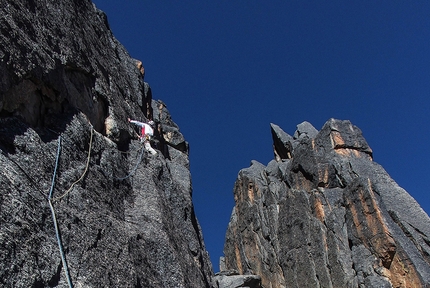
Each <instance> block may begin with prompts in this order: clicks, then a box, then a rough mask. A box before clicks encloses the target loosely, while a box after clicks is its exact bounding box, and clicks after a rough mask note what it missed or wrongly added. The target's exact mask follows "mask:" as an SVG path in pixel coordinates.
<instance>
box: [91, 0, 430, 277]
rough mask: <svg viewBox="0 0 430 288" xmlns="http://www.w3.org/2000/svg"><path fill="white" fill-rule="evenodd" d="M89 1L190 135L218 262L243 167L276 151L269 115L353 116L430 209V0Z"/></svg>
mask: <svg viewBox="0 0 430 288" xmlns="http://www.w3.org/2000/svg"><path fill="white" fill-rule="evenodd" d="M94 2H95V3H96V6H97V7H98V8H100V9H101V10H103V11H105V12H106V14H107V15H108V20H109V23H110V27H111V29H112V31H113V33H114V35H115V36H116V38H117V39H118V40H119V41H120V42H121V43H122V44H123V45H124V46H125V47H126V49H127V50H128V51H129V53H130V55H131V56H132V57H134V58H137V59H140V60H142V62H143V63H144V66H145V72H146V76H145V81H146V82H148V83H149V84H150V85H151V87H152V91H153V98H154V99H161V100H163V101H164V102H165V103H166V104H167V106H168V109H169V111H170V112H171V114H172V118H173V120H174V121H175V122H176V123H177V124H178V125H179V127H180V129H181V132H182V133H183V134H184V136H185V138H186V139H187V141H188V142H189V143H190V149H191V151H190V161H191V174H192V181H193V188H194V194H193V199H194V205H195V210H196V214H197V217H198V220H199V222H200V224H201V226H202V229H203V233H204V240H205V244H206V248H207V250H208V251H209V253H210V256H211V259H212V262H213V264H214V270H215V272H216V271H218V259H219V257H220V256H221V255H222V248H223V244H224V236H225V232H226V229H227V224H228V221H229V218H230V214H231V210H232V208H233V206H234V200H233V185H234V182H235V180H236V177H237V174H238V172H239V170H240V169H242V168H245V167H248V166H249V164H250V162H251V160H253V159H254V160H257V161H259V162H261V163H263V164H265V165H266V164H267V163H268V162H269V161H270V160H271V159H272V158H273V151H272V139H271V134H270V126H269V123H271V122H272V123H275V124H277V125H279V126H281V127H282V128H283V129H284V131H285V132H287V133H289V134H290V135H293V133H294V131H295V129H296V125H297V124H299V123H301V122H303V121H305V120H306V121H309V122H310V123H312V124H313V125H314V126H315V128H317V129H318V130H319V129H321V127H322V126H323V124H324V123H325V121H327V120H328V119H329V118H332V117H333V118H337V119H343V120H351V122H352V123H353V124H355V125H356V126H358V127H359V128H360V129H361V130H362V131H363V134H364V137H365V138H366V140H367V142H368V143H369V145H370V146H371V147H372V149H373V152H374V160H375V161H376V162H378V163H379V164H381V165H382V166H383V167H384V168H385V169H386V170H387V171H388V173H389V174H390V175H391V177H392V178H393V179H394V180H395V181H396V182H397V183H398V184H399V185H400V186H401V187H403V188H404V189H406V190H407V191H408V192H409V193H410V194H411V195H412V196H413V197H414V198H415V199H416V200H417V201H418V202H419V203H420V205H421V207H423V209H424V210H426V212H427V214H430V213H429V212H430V198H429V188H428V186H427V184H426V181H427V180H428V179H429V175H430V168H429V163H430V144H429V142H430V126H429V123H430V109H429V108H430V105H429V104H430V2H429V1H253V0H249V1H231V0H230V1H200V0H199V1H197V0H194V1H192V0H190V1H141V0H139V1H138V0H134V1H131V0H130V1H119V0H117V1H114V0H97V1H94Z"/></svg>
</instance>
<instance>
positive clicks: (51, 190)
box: [48, 136, 73, 288]
mask: <svg viewBox="0 0 430 288" xmlns="http://www.w3.org/2000/svg"><path fill="white" fill-rule="evenodd" d="M60 151H61V136H59V137H58V148H57V157H56V159H55V168H54V173H53V175H52V183H51V189H50V190H49V195H48V203H49V208H50V209H51V214H52V220H53V222H54V228H55V236H56V237H57V243H58V248H59V249H60V256H61V261H62V263H63V267H64V272H65V274H66V278H67V283H68V284H69V287H70V288H73V283H72V279H71V278H70V273H69V268H68V267H67V262H66V257H65V256H64V251H63V244H62V243H61V237H60V232H59V229H58V224H57V217H56V216H55V210H54V206H52V202H51V198H52V193H53V191H54V186H55V177H56V175H57V167H58V160H59V158H60Z"/></svg>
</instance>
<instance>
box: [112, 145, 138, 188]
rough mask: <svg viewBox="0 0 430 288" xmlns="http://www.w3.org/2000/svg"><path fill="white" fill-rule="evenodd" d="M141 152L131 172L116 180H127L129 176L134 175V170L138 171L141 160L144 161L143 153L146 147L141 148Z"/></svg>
mask: <svg viewBox="0 0 430 288" xmlns="http://www.w3.org/2000/svg"><path fill="white" fill-rule="evenodd" d="M141 149H142V150H141V152H140V156H139V160H138V161H137V164H136V166H134V168H133V169H132V170H131V172H130V173H129V174H128V175H127V176H125V177H120V178H115V179H116V180H125V179H127V178H128V177H130V176H132V175H133V174H134V172H136V170H137V167H138V166H139V164H140V162H142V157H143V153H144V152H145V149H143V147H142V148H141Z"/></svg>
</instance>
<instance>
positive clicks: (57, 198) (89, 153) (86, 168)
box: [52, 126, 94, 201]
mask: <svg viewBox="0 0 430 288" xmlns="http://www.w3.org/2000/svg"><path fill="white" fill-rule="evenodd" d="M93 131H94V129H93V127H92V126H91V137H90V144H89V148H88V156H87V164H86V165H85V169H84V172H83V173H82V175H81V177H79V179H78V180H76V181H75V182H73V183H72V185H70V188H69V189H67V190H66V192H64V193H63V195H61V196H59V197H56V198H54V199H52V200H54V201H57V200H60V199H61V198H63V197H65V196H66V195H67V194H69V192H70V191H72V190H73V187H74V186H75V184H77V183H78V182H79V181H81V180H82V179H83V178H84V176H85V174H86V173H87V171H88V166H89V164H90V156H91V146H92V143H93Z"/></svg>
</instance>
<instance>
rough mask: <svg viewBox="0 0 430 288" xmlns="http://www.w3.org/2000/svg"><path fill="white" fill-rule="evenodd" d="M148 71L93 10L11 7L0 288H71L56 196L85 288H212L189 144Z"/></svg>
mask: <svg viewBox="0 0 430 288" xmlns="http://www.w3.org/2000/svg"><path fill="white" fill-rule="evenodd" d="M138 66H139V65H137V66H136V60H134V59H132V58H131V57H130V56H129V55H128V53H127V51H126V50H125V49H124V47H123V46H122V45H121V44H120V43H118V41H117V40H116V39H115V38H114V37H113V35H112V33H111V31H110V30H109V26H108V22H107V19H106V16H105V15H104V13H103V12H101V11H99V10H98V9H97V8H96V7H95V6H94V5H93V4H92V3H91V1H87V0H83V1H72V0H59V1H48V0H38V1H27V0H25V1H24V0H13V1H12V0H10V1H9V0H6V1H1V3H0V73H1V78H0V149H1V154H0V171H1V173H0V216H1V217H0V247H1V248H0V286H2V287H35V288H37V287H66V286H67V281H66V277H65V273H64V271H65V268H66V267H64V266H63V264H62V261H61V258H60V252H59V251H60V250H59V246H58V244H57V238H56V233H55V229H54V221H53V218H52V217H51V211H50V208H49V204H48V201H47V197H48V193H49V191H51V187H53V190H52V191H53V200H52V203H53V207H54V211H55V213H56V218H57V223H58V226H59V231H60V236H61V237H60V238H61V240H62V248H63V251H64V254H65V259H66V261H67V267H68V270H69V274H70V278H71V281H72V284H73V285H74V286H75V287H199V288H200V287H209V285H210V280H211V279H210V278H211V276H212V268H211V264H210V260H209V257H208V255H207V252H206V250H205V247H204V243H203V237H202V235H201V229H200V227H199V224H198V222H197V219H196V217H195V214H194V208H193V205H192V200H191V194H192V187H191V180H190V172H189V162H188V144H187V142H186V141H185V139H184V137H183V135H182V134H181V133H180V131H179V128H178V126H177V125H176V124H175V123H174V122H173V120H172V119H171V117H170V114H169V112H168V110H167V109H166V105H165V104H164V103H163V102H162V101H154V100H152V93H151V89H150V87H149V85H148V84H147V83H145V82H143V79H142V78H143V77H142V76H143V75H142V69H141V70H139V68H140V67H138ZM127 117H130V118H134V119H138V120H147V119H153V120H155V121H156V122H157V124H158V129H157V131H156V132H157V133H156V134H157V137H156V138H157V141H156V142H155V143H153V145H154V147H156V148H157V149H158V155H156V156H150V155H148V154H147V153H146V152H144V151H143V150H142V144H141V143H140V142H139V141H138V140H137V137H136V131H137V130H135V128H134V127H133V126H132V125H130V124H129V123H128V122H127ZM60 137H61V143H60V146H59V145H58V143H59V142H58V141H57V140H58V139H59V138H60ZM58 147H60V148H61V150H60V151H59V153H57V151H58ZM88 151H89V152H90V154H88ZM88 155H89V158H88ZM57 159H58V167H57V173H56V176H55V178H54V181H52V180H53V173H54V170H55V169H54V168H55V163H56V160H57ZM82 175H83V176H82ZM81 176H82V177H81ZM121 178H125V179H121ZM74 182H76V184H75V185H74V186H73V187H72V183H74ZM51 185H53V186H51ZM69 188H71V189H69Z"/></svg>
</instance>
